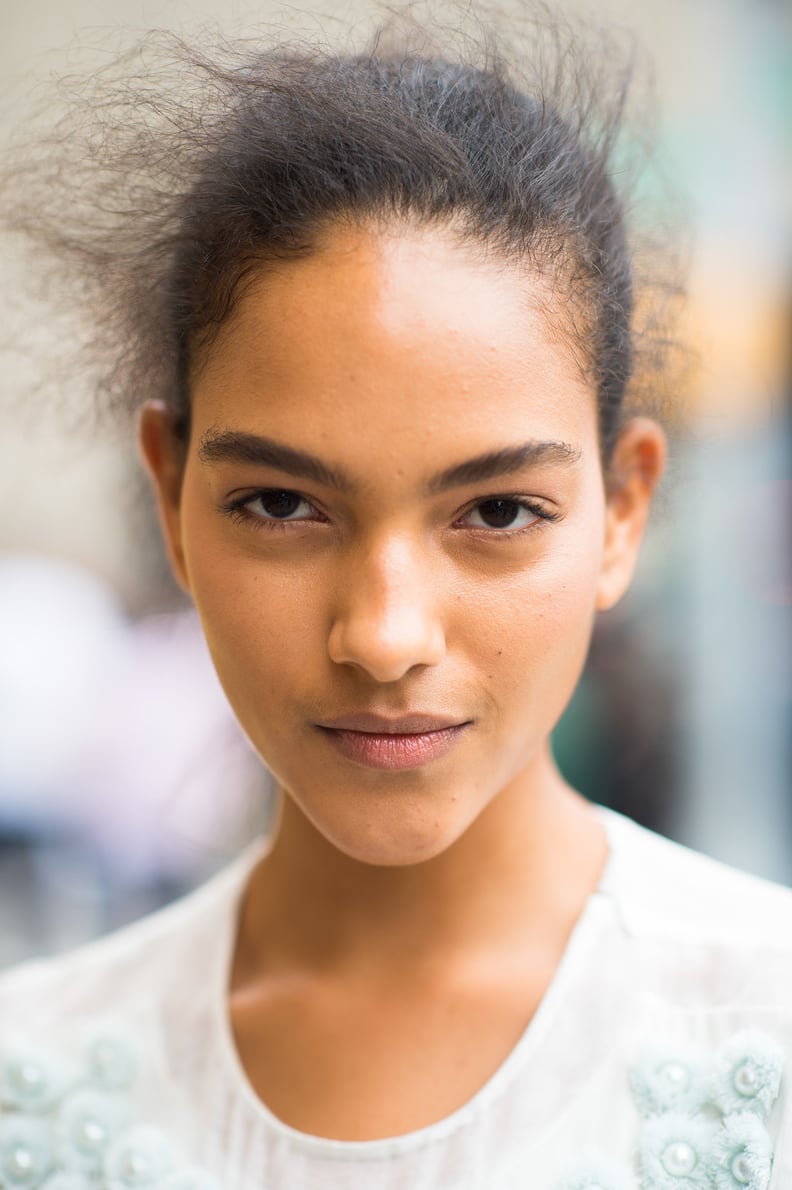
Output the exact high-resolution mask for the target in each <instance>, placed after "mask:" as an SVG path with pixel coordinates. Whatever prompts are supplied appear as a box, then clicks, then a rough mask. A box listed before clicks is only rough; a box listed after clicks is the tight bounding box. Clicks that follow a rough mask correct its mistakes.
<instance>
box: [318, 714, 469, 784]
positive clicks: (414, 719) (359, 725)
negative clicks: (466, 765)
mask: <svg viewBox="0 0 792 1190" xmlns="http://www.w3.org/2000/svg"><path fill="white" fill-rule="evenodd" d="M469 726H470V721H469V720H464V721H460V720H458V719H452V718H449V717H448V716H446V715H429V714H419V713H415V714H410V715H401V716H399V717H398V718H389V717H387V716H382V715H375V714H371V713H369V712H361V713H355V714H351V715H338V716H335V717H334V718H333V719H332V720H328V721H326V722H324V723H319V724H317V727H318V728H319V730H320V731H321V732H322V734H323V735H324V736H325V737H326V738H327V740H328V741H329V743H330V744H331V745H332V746H333V747H334V749H335V750H336V751H338V752H340V753H341V755H342V756H344V757H345V758H346V759H347V760H351V761H352V762H353V763H355V764H360V765H363V766H364V767H366V768H372V769H386V770H390V771H398V770H405V769H416V768H421V767H422V766H423V765H425V764H429V763H430V761H432V760H439V759H440V757H441V756H445V755H446V753H448V752H450V750H451V749H452V748H453V746H454V744H455V743H456V742H457V740H458V739H459V737H460V735H461V734H462V733H463V732H464V730H465V728H466V727H469Z"/></svg>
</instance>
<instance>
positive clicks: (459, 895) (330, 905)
mask: <svg viewBox="0 0 792 1190" xmlns="http://www.w3.org/2000/svg"><path fill="white" fill-rule="evenodd" d="M606 853H607V845H606V841H605V838H604V832H603V830H602V828H601V826H600V824H599V822H598V820H597V819H596V817H595V815H594V814H593V812H592V810H591V808H590V807H589V806H588V804H587V803H586V802H584V801H583V799H581V798H580V797H579V796H578V795H577V794H575V793H573V792H572V791H571V790H570V789H569V788H568V787H567V786H566V785H565V783H564V782H563V780H562V778H561V777H560V775H559V773H558V771H557V769H556V768H555V766H554V764H553V762H552V759H551V758H550V755H549V752H548V753H547V754H546V755H545V756H543V757H542V758H540V759H539V760H538V761H537V763H536V765H535V766H534V767H533V769H532V770H531V772H530V774H528V773H524V774H521V775H520V777H519V778H518V779H517V780H515V781H514V782H512V784H510V785H509V786H507V787H506V788H505V789H503V790H502V791H501V792H500V794H499V795H498V796H497V798H495V799H494V800H493V801H492V802H491V803H490V804H489V805H488V806H487V808H486V809H485V810H484V811H483V812H482V813H481V814H480V815H479V817H478V818H477V819H476V821H475V822H474V823H473V824H472V825H471V826H470V827H469V828H468V830H467V831H466V832H465V834H464V835H463V836H462V837H461V838H460V839H458V840H457V841H456V843H454V844H453V845H452V846H451V847H449V848H447V849H446V850H445V851H444V852H443V853H442V854H440V855H438V856H436V857H435V858H433V859H431V860H427V861H424V862H423V863H419V864H414V865H411V866H405V867H379V866H374V865H370V864H365V863H361V862H360V861H358V860H354V859H351V858H349V857H348V856H346V855H344V854H343V853H341V852H340V851H338V849H337V848H335V847H334V846H333V845H332V844H331V843H329V842H328V841H327V840H326V839H325V838H324V837H323V836H322V835H321V834H320V833H319V832H318V831H317V830H316V829H315V828H314V827H313V825H312V824H311V823H310V822H309V821H308V819H307V818H306V817H305V816H304V815H303V814H302V812H301V811H300V810H299V808H298V807H297V806H296V805H295V804H294V802H293V801H292V800H291V798H289V797H288V795H283V797H282V806H281V814H280V823H279V828H278V832H277V835H276V838H275V841H274V844H273V846H272V848H271V850H270V851H269V853H268V854H267V856H266V857H265V858H264V859H263V860H262V861H261V863H260V864H259V865H258V867H257V868H256V870H255V872H254V873H253V876H252V878H251V881H250V883H249V886H248V891H247V895H246V899H245V903H244V907H243V913H242V919H241V928H240V936H239V941H238V951H237V961H236V963H235V980H241V981H245V980H247V979H255V978H256V975H257V974H258V973H262V972H264V971H269V972H272V971H273V970H275V969H277V968H279V967H283V966H289V967H301V968H304V969H305V968H312V969H319V968H324V967H344V966H350V967H351V966H355V967H370V966H379V967H380V968H382V967H383V966H385V965H387V966H390V965H391V964H393V965H394V966H398V965H400V964H403V963H404V961H405V960H406V959H408V958H409V962H410V964H412V965H413V966H414V965H415V964H416V963H420V961H421V958H422V957H425V959H426V961H427V962H429V961H437V959H438V958H443V957H444V956H446V957H448V956H452V957H453V956H455V955H457V954H460V953H471V951H477V952H479V953H481V952H482V951H483V950H486V951H495V950H499V949H500V950H504V949H513V948H514V946H515V945H517V946H518V947H523V946H526V945H527V946H535V947H542V948H547V947H549V948H552V949H553V950H557V949H559V947H561V946H562V945H563V944H564V943H565V941H566V938H567V937H568V935H569V932H570V931H571V929H572V927H573V925H574V923H575V921H576V920H577V917H578V916H579V914H580V912H581V911H582V908H583V906H584V904H585V901H586V899H587V897H588V896H589V895H590V893H591V892H592V891H593V889H594V888H595V887H596V884H597V881H598V879H599V876H600V873H601V871H602V868H603V866H604V863H605V859H606Z"/></svg>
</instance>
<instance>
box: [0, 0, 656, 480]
mask: <svg viewBox="0 0 792 1190" xmlns="http://www.w3.org/2000/svg"><path fill="white" fill-rule="evenodd" d="M508 33H509V44H510V52H509V53H508V54H506V53H504V52H502V51H501V50H500V49H496V48H495V46H494V42H493V38H492V36H491V35H490V34H486V35H482V34H481V33H480V28H479V29H478V31H476V30H474V32H473V34H471V33H470V31H469V30H468V31H467V32H466V33H465V34H464V35H459V32H458V30H457V31H456V34H455V35H454V36H451V35H450V34H449V32H448V30H445V31H443V30H440V31H439V33H438V32H437V31H435V32H433V33H432V34H431V35H430V34H428V33H427V31H426V26H424V27H423V28H422V29H419V27H418V25H416V24H415V23H414V22H412V21H411V20H410V19H403V20H399V19H398V18H397V19H396V20H395V21H394V22H392V23H391V27H390V28H389V30H388V31H387V32H386V33H380V34H379V35H378V36H377V37H375V39H374V42H373V43H372V44H371V45H370V48H369V49H368V50H367V52H365V53H364V52H360V51H359V50H357V51H354V50H349V49H348V48H345V49H343V50H341V51H339V50H338V49H337V48H336V49H333V48H327V47H325V48H317V47H316V46H315V45H312V46H306V45H305V44H294V43H292V44H288V45H285V44H280V45H279V46H278V47H277V48H272V47H271V44H270V45H269V46H267V45H266V44H265V45H264V46H262V45H261V44H256V43H255V42H254V43H251V42H250V41H249V40H248V41H245V42H244V43H236V44H235V45H228V44H223V45H222V46H219V47H215V48H214V49H213V50H212V52H211V53H207V52H204V53H201V54H199V53H198V52H196V50H195V49H192V48H189V47H188V46H186V45H185V44H184V43H183V42H181V41H179V40H178V39H176V38H175V37H173V36H171V35H169V34H162V33H160V34H152V35H150V36H149V37H147V38H146V39H144V41H143V42H142V43H140V44H139V45H138V46H137V47H136V48H135V49H134V50H133V51H131V52H127V53H126V54H124V55H122V56H121V57H119V58H117V59H116V60H115V61H114V62H113V64H112V65H111V66H109V67H106V68H104V69H103V70H102V71H100V72H99V73H97V74H94V75H93V76H92V77H91V78H90V80H86V79H82V80H71V81H70V82H68V83H67V84H65V86H66V90H67V92H68V96H67V98H68V103H67V114H66V116H65V117H62V118H61V119H60V120H59V121H58V122H57V123H56V125H55V126H54V127H52V128H50V130H49V132H48V133H46V134H45V135H43V136H39V137H38V138H34V139H33V141H32V142H31V140H30V138H28V137H26V141H25V144H24V146H22V148H21V150H20V149H17V151H16V153H15V155H12V163H11V166H10V167H9V168H8V169H7V170H6V174H5V181H4V183H3V185H2V189H1V190H0V198H1V199H2V202H3V206H4V208H5V222H6V224H7V225H8V226H10V227H11V228H12V229H13V230H15V231H16V232H21V233H23V234H24V235H25V236H26V237H27V238H28V239H29V240H30V242H33V243H35V244H36V245H38V247H39V248H42V249H44V252H45V254H46V255H47V256H48V258H49V259H50V260H54V261H56V262H58V267H59V270H60V271H59V273H58V277H57V286H58V289H57V292H59V293H63V286H64V284H65V286H66V287H67V292H68V293H69V294H70V302H69V304H70V305H72V306H75V308H76V306H77V305H79V306H81V308H82V309H83V310H87V311H88V313H89V319H88V323H87V325H89V326H90V335H89V340H90V342H89V343H88V344H87V348H88V349H89V350H91V349H92V350H93V353H94V361H95V363H96V367H97V387H98V389H99V390H100V392H101V393H102V394H103V395H104V396H105V397H106V398H108V399H109V403H110V404H111V405H112V406H113V407H115V408H118V407H121V408H125V409H132V408H134V407H135V406H136V404H137V402H138V400H139V399H141V398H143V397H152V396H153V397H159V398H161V399H162V400H164V401H166V403H167V404H168V405H169V406H170V407H171V409H172V410H173V413H174V418H175V420H176V424H177V425H178V426H179V427H180V429H181V431H182V432H183V433H184V434H185V435H187V434H188V433H189V408H190V400H189V398H190V375H191V368H192V366H193V363H194V362H195V360H196V356H197V353H200V351H201V350H203V349H205V348H206V346H207V345H208V344H209V343H211V340H212V337H213V335H214V334H215V333H216V331H217V329H218V328H219V327H220V326H221V325H222V324H223V322H224V320H225V319H226V318H228V316H229V314H230V313H231V311H232V310H233V308H234V304H235V301H236V300H237V299H238V297H239V295H240V293H241V292H242V291H243V289H244V285H245V283H246V281H247V280H248V279H249V278H250V277H251V276H252V274H253V273H258V272H259V271H260V270H262V269H266V268H267V264H268V262H272V261H274V260H278V261H282V260H284V259H289V258H291V257H294V256H297V255H299V254H304V253H310V252H311V250H312V247H313V246H314V245H315V244H316V243H317V240H318V237H319V236H320V234H321V233H322V231H324V230H326V228H327V226H328V225H329V224H332V223H333V222H334V221H340V220H347V221H348V220H353V221H355V220H356V221H361V222H362V221H369V222H370V221H385V222H392V221H394V220H396V221H409V222H412V223H414V224H419V225H420V224H423V225H425V224H430V223H442V224H445V225H449V224H450V225H452V226H453V228H454V230H455V231H456V232H457V233H458V234H459V235H460V236H461V237H462V238H463V239H469V240H473V241H477V242H480V243H483V244H485V245H487V246H488V248H489V249H491V250H493V251H495V252H496V253H498V254H500V255H501V256H502V257H503V258H505V259H507V260H511V261H514V262H515V263H517V264H519V265H523V264H524V265H525V267H528V268H531V269H534V270H538V271H540V272H541V273H542V274H543V275H544V276H545V277H546V278H547V279H548V280H549V281H550V283H551V285H552V292H553V300H552V306H553V309H552V310H550V311H548V313H549V315H550V317H551V321H552V324H553V326H554V328H555V329H556V331H557V333H558V334H559V335H560V336H562V337H563V339H564V341H565V342H567V343H569V344H570V345H571V346H572V348H573V349H574V350H575V352H576V355H577V357H578V359H579V361H580V364H581V367H583V368H584V369H585V370H586V374H587V376H589V377H590V379H591V382H592V384H593V385H594V386H595V388H596V391H597V395H598V403H599V421H600V436H601V444H602V451H603V458H604V459H605V460H607V458H608V455H609V452H610V449H611V447H612V444H613V442H614V440H615V437H616V435H617V433H618V429H619V425H620V419H621V417H622V411H623V409H624V408H625V404H626V402H627V399H628V397H631V398H633V399H634V398H635V397H636V394H638V393H639V390H640V392H641V393H642V394H644V395H645V393H646V391H647V388H651V387H652V386H653V385H654V387H655V388H656V381H657V368H658V364H659V361H660V357H661V355H662V347H663V344H664V342H665V340H666V335H665V329H664V328H665V318H664V316H663V317H660V305H659V304H658V301H657V300H656V298H657V295H658V293H660V291H663V292H664V293H665V294H666V296H667V295H668V293H670V292H671V291H672V290H674V289H675V285H673V284H672V285H671V286H670V287H669V286H668V285H667V283H666V282H665V281H662V282H661V284H660V285H659V286H655V294H654V298H653V300H651V301H647V300H642V301H639V302H638V303H636V273H635V262H636V259H637V257H636V254H635V250H634V245H633V244H632V243H631V241H630V238H629V236H628V229H627V223H626V216H625V212H626V210H627V204H628V201H629V198H628V196H627V194H626V193H625V189H626V186H627V184H629V181H630V173H629V170H627V169H626V167H625V159H624V154H623V147H624V138H623V137H622V135H621V130H622V126H623V115H624V105H625V97H626V94H627V83H628V81H629V77H630V62H629V58H630V56H631V55H630V53H629V52H628V53H627V54H626V55H625V54H624V53H622V54H621V57H620V61H614V59H613V54H612V52H611V50H612V46H609V45H607V44H606V43H605V42H602V41H600V42H599V44H598V45H597V47H595V48H592V42H591V38H586V37H581V35H580V32H579V31H577V32H575V31H571V30H570V29H569V27H568V26H566V25H563V24H562V23H560V22H559V21H558V20H557V19H556V18H554V17H553V18H550V17H548V16H547V14H545V15H543V16H537V13H536V11H534V13H533V15H532V16H531V17H530V18H524V19H523V20H522V21H518V22H516V23H515V21H513V20H512V21H511V25H510V28H509V30H508ZM503 36H504V35H503V33H502V32H501V34H500V38H501V44H502V42H503ZM432 38H434V41H433V40H432ZM603 46H605V49H603ZM438 47H439V48H438ZM31 143H32V145H33V147H32V148H31ZM64 262H65V264H66V268H65V269H64V268H63V264H64ZM53 276H54V274H52V273H50V274H48V277H49V280H48V282H47V284H48V286H49V287H50V288H51V287H52V285H53V284H54V282H53V281H52V278H53ZM69 287H71V288H70V289H69ZM643 294H644V291H643V290H640V291H639V293H638V296H639V297H643ZM75 297H76V298H78V299H79V302H78V303H75V302H74V301H73V300H72V299H74V298H75ZM636 309H638V310H639V311H641V317H642V320H643V325H639V319H638V318H637V316H636ZM663 309H665V306H664V307H663ZM84 325H85V324H84ZM84 337H85V336H84V334H83V338H84ZM650 374H651V375H650Z"/></svg>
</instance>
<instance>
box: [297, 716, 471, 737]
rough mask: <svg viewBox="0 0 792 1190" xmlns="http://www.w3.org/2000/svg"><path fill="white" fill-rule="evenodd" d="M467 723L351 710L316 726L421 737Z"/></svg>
mask: <svg viewBox="0 0 792 1190" xmlns="http://www.w3.org/2000/svg"><path fill="white" fill-rule="evenodd" d="M466 722H467V720H465V719H456V718H454V716H453V715H432V714H428V713H423V712H421V711H412V712H410V713H409V714H406V715H398V716H391V715H377V714H376V713H374V712H372V711H355V712H353V713H351V714H349V715H334V716H333V718H332V719H322V720H321V721H320V722H319V724H318V726H319V727H324V728H327V729H328V730H330V731H365V732H368V733H369V734H370V735H421V734H423V733H425V732H432V731H445V730H446V728H448V727H462V726H463V724H464V723H466Z"/></svg>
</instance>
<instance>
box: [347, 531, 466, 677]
mask: <svg viewBox="0 0 792 1190" xmlns="http://www.w3.org/2000/svg"><path fill="white" fill-rule="evenodd" d="M339 586H340V588H341V590H340V597H339V606H338V608H337V610H336V615H335V618H334V620H333V624H332V627H331V629H330V636H329V639H328V651H329V654H330V658H331V660H332V661H334V662H336V663H337V664H338V665H354V666H356V667H358V668H359V669H362V670H365V672H366V673H367V674H369V675H370V676H371V677H372V678H373V679H374V680H375V681H377V682H397V681H398V680H399V679H400V678H403V677H404V676H405V674H407V673H409V671H410V670H411V669H414V668H416V667H418V666H432V665H437V664H438V662H439V661H441V660H442V658H443V657H444V656H445V651H446V642H445V632H444V629H443V624H442V620H441V617H440V615H439V608H438V607H437V602H436V596H435V595H434V594H433V592H432V584H431V582H430V581H429V580H428V570H427V565H426V560H425V558H424V557H420V556H418V552H417V551H416V550H414V549H413V548H411V546H410V545H409V543H407V542H405V541H398V540H395V541H393V540H392V541H388V542H384V543H381V544H380V545H379V546H377V547H372V548H369V549H368V550H367V551H365V552H364V553H363V554H362V555H361V556H359V557H358V558H357V559H356V561H355V562H354V563H353V564H351V565H350V566H349V567H348V568H345V571H344V574H343V575H342V577H341V582H340V584H339Z"/></svg>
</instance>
